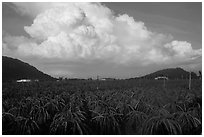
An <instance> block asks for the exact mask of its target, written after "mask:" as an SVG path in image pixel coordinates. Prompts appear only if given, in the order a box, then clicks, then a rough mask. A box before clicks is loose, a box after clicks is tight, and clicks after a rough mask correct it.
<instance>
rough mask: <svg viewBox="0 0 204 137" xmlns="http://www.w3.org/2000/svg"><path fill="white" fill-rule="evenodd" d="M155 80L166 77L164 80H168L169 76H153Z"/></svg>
mask: <svg viewBox="0 0 204 137" xmlns="http://www.w3.org/2000/svg"><path fill="white" fill-rule="evenodd" d="M154 79H155V80H160V79H166V80H168V79H169V78H168V77H166V76H159V77H156V78H154Z"/></svg>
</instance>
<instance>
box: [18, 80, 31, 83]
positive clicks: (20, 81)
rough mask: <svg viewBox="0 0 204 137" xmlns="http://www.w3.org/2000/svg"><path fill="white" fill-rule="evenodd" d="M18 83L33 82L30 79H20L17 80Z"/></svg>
mask: <svg viewBox="0 0 204 137" xmlns="http://www.w3.org/2000/svg"><path fill="white" fill-rule="evenodd" d="M16 82H18V83H22V82H31V80H30V79H20V80H16Z"/></svg>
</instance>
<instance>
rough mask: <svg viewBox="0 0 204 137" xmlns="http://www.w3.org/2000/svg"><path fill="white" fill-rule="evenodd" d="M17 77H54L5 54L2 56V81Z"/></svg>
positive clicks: (50, 78)
mask: <svg viewBox="0 0 204 137" xmlns="http://www.w3.org/2000/svg"><path fill="white" fill-rule="evenodd" d="M19 79H31V80H35V79H38V80H39V81H44V80H55V78H53V77H51V76H49V75H47V74H45V73H43V72H41V71H39V70H38V69H36V68H35V67H33V66H31V65H29V64H28V63H25V62H23V61H20V60H18V59H14V58H11V57H7V56H2V81H3V82H11V81H16V80H19Z"/></svg>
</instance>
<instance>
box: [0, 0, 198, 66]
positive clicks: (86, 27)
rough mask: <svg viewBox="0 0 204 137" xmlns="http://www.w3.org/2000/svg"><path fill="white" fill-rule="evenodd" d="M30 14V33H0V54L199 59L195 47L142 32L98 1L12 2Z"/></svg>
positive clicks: (129, 61)
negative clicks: (0, 51) (0, 40)
mask: <svg viewBox="0 0 204 137" xmlns="http://www.w3.org/2000/svg"><path fill="white" fill-rule="evenodd" d="M14 4H15V5H16V10H17V11H18V12H19V13H21V14H23V15H29V16H32V17H34V20H33V23H32V24H31V25H30V26H25V27H24V30H25V31H26V32H27V33H28V34H29V35H30V37H29V38H28V37H25V36H11V35H8V34H7V35H4V36H3V54H5V55H7V54H14V55H16V56H20V57H28V56H36V57H40V58H44V59H59V60H60V59H61V60H65V61H67V62H69V61H72V62H73V61H74V62H80V61H82V60H83V61H87V62H89V63H90V62H92V61H97V60H101V61H104V62H107V63H114V64H118V65H121V66H122V65H124V66H125V65H133V66H135V65H138V66H147V65H149V64H174V63H177V62H179V63H182V61H189V60H195V59H197V58H199V57H201V55H202V52H201V49H193V48H192V46H191V43H189V42H186V41H179V40H174V38H173V37H172V36H171V35H164V34H160V33H156V32H152V31H150V30H148V28H147V27H146V26H145V23H144V22H142V21H137V20H136V19H134V18H133V17H130V16H129V15H127V14H123V15H117V16H116V15H114V14H113V12H112V11H111V10H110V9H109V8H107V7H106V6H104V5H102V4H100V3H14Z"/></svg>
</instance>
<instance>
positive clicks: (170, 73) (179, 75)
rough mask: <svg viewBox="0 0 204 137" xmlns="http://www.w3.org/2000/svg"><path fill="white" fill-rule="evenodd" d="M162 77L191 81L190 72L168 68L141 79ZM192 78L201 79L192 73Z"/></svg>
mask: <svg viewBox="0 0 204 137" xmlns="http://www.w3.org/2000/svg"><path fill="white" fill-rule="evenodd" d="M161 76H165V77H168V78H169V79H189V72H188V71H185V70H184V69H182V68H168V69H163V70H159V71H156V72H154V73H151V74H148V75H145V76H142V77H140V78H145V79H154V78H156V77H161ZM191 78H192V79H198V78H199V77H198V76H197V75H196V73H194V72H191Z"/></svg>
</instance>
